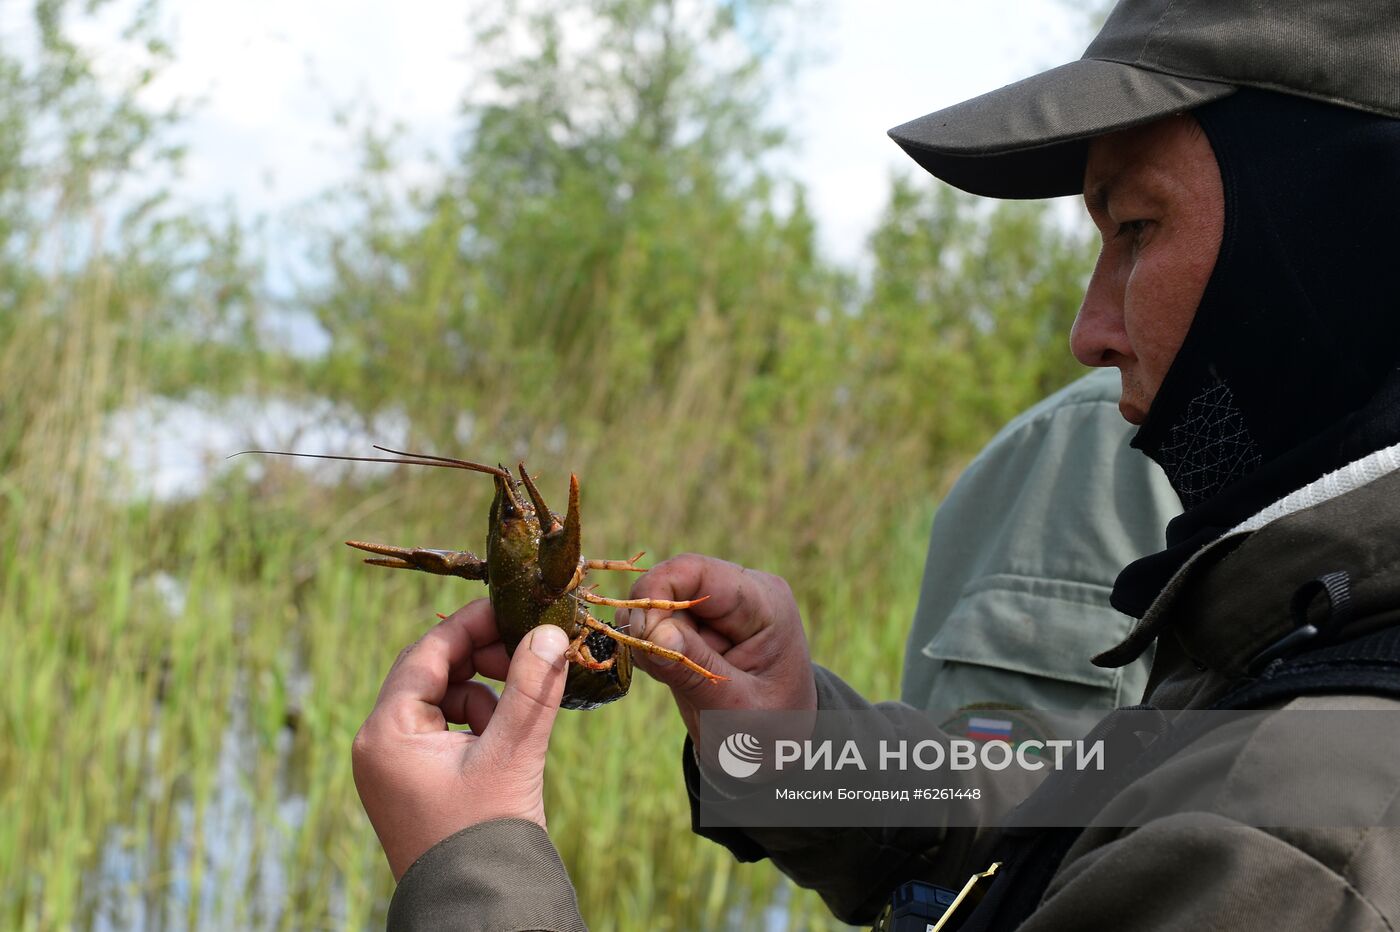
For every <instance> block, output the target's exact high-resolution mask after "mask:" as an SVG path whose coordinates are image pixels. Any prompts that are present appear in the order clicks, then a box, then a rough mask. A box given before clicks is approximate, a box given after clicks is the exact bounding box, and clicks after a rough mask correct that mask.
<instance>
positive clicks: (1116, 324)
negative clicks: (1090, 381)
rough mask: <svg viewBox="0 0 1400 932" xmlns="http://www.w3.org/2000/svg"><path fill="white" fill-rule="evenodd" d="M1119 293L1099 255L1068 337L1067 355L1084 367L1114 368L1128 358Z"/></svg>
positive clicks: (1112, 277)
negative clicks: (1068, 353) (1068, 351)
mask: <svg viewBox="0 0 1400 932" xmlns="http://www.w3.org/2000/svg"><path fill="white" fill-rule="evenodd" d="M1123 292H1124V289H1123V287H1122V283H1121V282H1119V281H1118V278H1117V276H1115V275H1113V274H1111V273H1110V272H1109V270H1108V269H1107V268H1106V263H1105V262H1104V257H1103V256H1102V255H1100V256H1099V261H1098V262H1097V263H1096V264H1095V265H1094V274H1093V275H1092V276H1091V277H1090V279H1089V287H1088V289H1087V290H1086V291H1085V292H1084V302H1083V303H1082V304H1080V305H1079V313H1078V314H1077V315H1076V316H1075V318H1074V326H1073V327H1072V328H1071V329H1070V333H1069V348H1070V352H1072V353H1073V354H1074V358H1075V359H1077V360H1079V361H1080V362H1081V363H1083V364H1084V365H1086V366H1116V365H1120V364H1121V363H1122V362H1123V361H1124V360H1125V359H1130V358H1131V357H1132V347H1130V346H1129V344H1128V332H1127V330H1126V329H1124V325H1123V297H1124V294H1123Z"/></svg>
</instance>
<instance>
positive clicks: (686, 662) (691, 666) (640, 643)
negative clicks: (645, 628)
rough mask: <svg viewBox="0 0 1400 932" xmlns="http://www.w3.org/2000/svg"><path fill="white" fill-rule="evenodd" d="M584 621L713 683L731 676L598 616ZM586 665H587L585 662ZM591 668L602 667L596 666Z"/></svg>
mask: <svg viewBox="0 0 1400 932" xmlns="http://www.w3.org/2000/svg"><path fill="white" fill-rule="evenodd" d="M583 623H584V626H585V627H586V628H590V629H592V630H594V631H599V632H601V633H603V634H606V635H607V636H608V637H610V638H612V639H613V640H615V641H617V642H619V643H621V644H626V645H627V646H628V647H631V648H632V649H633V650H638V651H641V652H642V653H645V654H652V655H654V656H657V657H664V658H665V659H667V660H672V661H675V662H676V663H679V664H680V665H681V666H683V667H685V668H686V669H687V670H690V671H691V672H693V673H698V674H700V675H701V676H703V677H704V678H705V679H707V680H709V681H710V682H712V683H718V682H722V681H724V680H727V679H729V677H727V676H720V675H719V674H718V673H712V672H711V671H709V670H706V669H705V668H704V667H702V666H700V664H698V663H696V662H695V661H694V660H691V659H690V658H689V657H687V656H686V655H685V654H682V653H681V652H680V651H676V650H670V649H669V648H666V647H662V646H661V645H660V644H653V643H652V642H651V641H647V640H643V639H642V638H637V637H632V635H630V634H623V633H622V632H621V631H619V630H617V629H616V628H613V627H611V626H609V625H607V624H604V623H603V622H601V621H599V620H598V619H596V618H584V619H583ZM580 638H583V634H582V633H581V634H580ZM582 649H583V650H587V649H588V646H587V644H583V645H582ZM585 666H587V665H586V664H585ZM590 669H600V668H596V667H595V668H590ZM601 669H606V668H601Z"/></svg>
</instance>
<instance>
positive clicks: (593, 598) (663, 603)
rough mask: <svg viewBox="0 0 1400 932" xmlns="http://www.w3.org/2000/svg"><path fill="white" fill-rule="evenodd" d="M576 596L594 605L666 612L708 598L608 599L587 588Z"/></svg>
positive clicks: (696, 603)
mask: <svg viewBox="0 0 1400 932" xmlns="http://www.w3.org/2000/svg"><path fill="white" fill-rule="evenodd" d="M578 596H579V598H581V599H583V600H584V601H585V602H592V603H593V604H594V605H611V606H612V607H613V608H660V609H665V610H666V611H668V612H678V611H680V610H681V609H683V608H690V607H691V606H692V605H699V604H700V603H701V602H703V601H705V600H706V599H708V598H709V596H707V595H702V596H701V597H700V598H698V599H691V600H690V601H688V602H673V601H671V600H670V599H609V598H607V597H606V596H601V595H595V594H593V592H591V591H589V590H587V589H583V590H580V591H579V593H578Z"/></svg>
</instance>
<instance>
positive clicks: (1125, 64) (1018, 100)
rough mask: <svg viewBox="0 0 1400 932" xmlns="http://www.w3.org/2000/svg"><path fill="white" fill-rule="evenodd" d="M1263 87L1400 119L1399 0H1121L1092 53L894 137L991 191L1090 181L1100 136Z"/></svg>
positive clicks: (1010, 192)
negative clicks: (1093, 146)
mask: <svg viewBox="0 0 1400 932" xmlns="http://www.w3.org/2000/svg"><path fill="white" fill-rule="evenodd" d="M1238 87H1257V88H1265V89H1268V90H1274V91H1281V92H1283V93H1287V94H1297V95H1299V96H1302V97H1310V98H1313V99H1315V100H1323V101H1328V102H1330V103H1334V104H1339V105H1341V106H1344V107H1353V108H1356V109H1359V110H1366V111H1369V112H1372V113H1379V114H1382V115H1385V116H1391V117H1400V3H1396V2H1393V0H1392V2H1359V0H1350V2H1346V0H1272V2H1267V3H1261V2H1259V0H1121V2H1120V3H1119V4H1118V5H1117V6H1116V7H1114V9H1113V12H1112V13H1110V14H1109V17H1108V20H1107V22H1105V23H1104V26H1103V29H1102V30H1100V31H1099V34H1098V35H1097V36H1095V37H1094V41H1093V42H1091V43H1089V48H1088V49H1086V50H1085V52H1084V57H1083V58H1081V59H1080V60H1079V61H1076V62H1070V63H1069V64H1068V65H1061V66H1060V67H1058V68H1052V69H1051V70H1049V71H1046V72H1044V73H1042V74H1038V75H1036V76H1035V77H1032V78H1027V79H1026V80H1024V81H1018V82H1017V83H1015V84H1009V85H1007V86H1006V87H1003V88H1001V89H1000V90H995V91H992V92H991V93H990V94H983V95H982V96H981V97H974V98H973V99H972V100H967V101H964V102H962V103H960V104H956V105H954V106H952V107H948V108H946V109H944V110H938V111H936V112H934V113H930V114H928V115H927V116H922V117H919V118H918V119H917V120H912V121H910V122H908V123H905V124H903V125H902V126H896V127H895V128H894V129H892V130H890V136H891V137H892V138H893V139H894V141H895V142H897V143H899V144H900V146H902V147H903V148H904V151H905V152H907V153H909V155H910V156H912V157H913V159H914V161H916V162H918V163H919V164H920V165H922V166H923V167H924V168H926V169H927V170H928V171H929V172H931V173H932V174H934V175H935V176H937V177H938V178H941V179H943V180H944V181H946V182H948V183H949V184H951V185H954V186H956V187H959V188H962V189H963V190H964V191H971V192H972V193H973V194H982V195H986V196H988V197H1014V198H1029V197H1058V196H1060V195H1065V194H1078V193H1080V192H1081V191H1083V189H1084V160H1085V156H1086V153H1087V151H1088V145H1089V140H1090V139H1092V138H1093V137H1095V136H1099V135H1102V134H1103V133H1108V132H1112V131H1114V130H1119V129H1126V128H1128V127H1130V126H1137V125H1139V124H1142V123H1150V122H1152V121H1153V120H1156V119H1160V118H1161V117H1165V116H1170V115H1171V114H1174V113H1180V112H1183V111H1186V110H1190V109H1192V108H1194V107H1199V106H1201V105H1202V104H1206V103H1209V102H1210V101H1212V100H1216V99H1219V98H1221V97H1224V96H1226V95H1227V94H1230V93H1232V92H1233V91H1234V90H1235V89H1236V88H1238Z"/></svg>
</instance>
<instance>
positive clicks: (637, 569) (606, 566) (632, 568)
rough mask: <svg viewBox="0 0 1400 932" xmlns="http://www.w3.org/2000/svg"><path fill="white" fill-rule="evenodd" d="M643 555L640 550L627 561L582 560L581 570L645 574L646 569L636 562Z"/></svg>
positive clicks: (643, 551) (643, 552)
mask: <svg viewBox="0 0 1400 932" xmlns="http://www.w3.org/2000/svg"><path fill="white" fill-rule="evenodd" d="M645 554H646V551H645V550H640V551H638V552H637V555H636V556H635V557H631V558H630V559H627V560H584V561H583V568H584V569H585V570H621V571H623V572H624V573H645V572H646V568H645V567H641V566H638V565H637V561H638V560H640V559H641V558H642V557H643V556H644V555H645Z"/></svg>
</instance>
